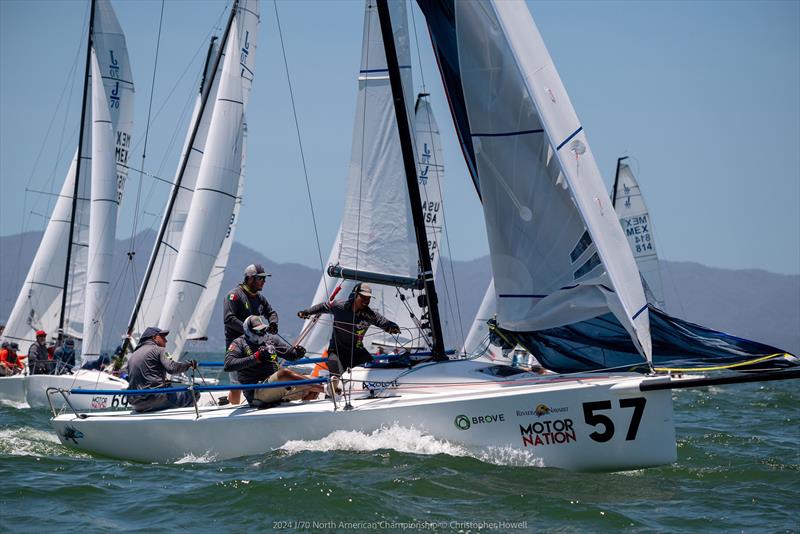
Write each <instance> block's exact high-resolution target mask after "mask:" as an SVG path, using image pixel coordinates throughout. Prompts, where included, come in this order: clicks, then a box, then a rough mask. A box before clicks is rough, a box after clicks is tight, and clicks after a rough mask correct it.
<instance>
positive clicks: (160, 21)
mask: <svg viewBox="0 0 800 534" xmlns="http://www.w3.org/2000/svg"><path fill="white" fill-rule="evenodd" d="M163 23H164V0H161V14H160V15H159V19H158V37H156V52H155V59H154V60H153V77H152V79H151V80H150V100H149V102H148V104H147V122H146V123H145V128H144V146H143V148H142V168H141V169H140V170H139V187H138V190H137V192H136V207H135V209H134V211H133V225H132V227H131V240H130V246H129V247H128V250H129V251H133V250H135V249H136V228H137V227H138V225H139V205H140V202H141V200H142V174H143V173H144V168H145V160H146V158H147V140H148V138H149V136H150V118H151V115H152V112H153V92H154V91H155V87H156V70H157V68H158V52H159V50H161V28H162V27H163ZM128 258H130V261H133V256H132V255H128Z"/></svg>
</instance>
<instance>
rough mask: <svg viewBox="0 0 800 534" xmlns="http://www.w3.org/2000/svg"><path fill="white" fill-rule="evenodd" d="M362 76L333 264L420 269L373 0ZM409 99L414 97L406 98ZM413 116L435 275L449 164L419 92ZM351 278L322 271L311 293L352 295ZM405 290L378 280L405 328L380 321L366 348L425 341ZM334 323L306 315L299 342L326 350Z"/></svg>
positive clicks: (392, 314)
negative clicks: (394, 330) (393, 332)
mask: <svg viewBox="0 0 800 534" xmlns="http://www.w3.org/2000/svg"><path fill="white" fill-rule="evenodd" d="M391 6H392V9H393V10H394V11H393V12H392V23H393V27H394V35H395V42H396V43H397V46H398V61H399V63H400V66H401V73H402V79H403V84H404V89H405V91H409V90H410V88H411V84H412V76H411V68H410V51H409V49H408V29H407V25H406V13H405V7H404V6H403V4H402V3H401V2H393V3H392V4H391ZM358 81H359V84H358V96H357V112H356V120H355V125H354V128H353V148H352V153H351V164H350V174H349V180H348V188H347V193H346V206H345V213H344V215H343V221H342V225H341V226H340V229H339V232H338V233H337V235H336V240H335V242H334V245H333V247H332V249H331V253H330V256H329V259H328V264H329V265H330V264H335V263H337V262H338V263H340V264H341V265H343V266H345V267H350V268H353V269H361V270H364V271H371V272H379V273H383V274H398V275H400V276H406V277H416V275H417V270H418V268H417V260H416V258H417V251H416V244H415V243H416V240H415V236H414V232H413V223H412V221H411V213H410V211H409V208H408V206H409V203H408V192H407V187H406V184H405V177H404V168H403V161H402V154H401V153H400V145H399V134H398V130H397V125H396V122H395V118H394V108H393V107H392V106H393V104H392V94H391V86H390V84H389V74H388V69H387V67H386V60H385V54H384V49H383V39H382V37H381V30H380V25H379V23H378V14H377V8H376V5H375V2H374V1H370V0H367V2H365V14H364V31H363V41H362V56H361V68H360V71H359V77H358ZM405 94H406V95H409V94H410V93H409V92H406V93H405ZM408 103H409V99H407V102H406V104H407V105H408ZM407 110H408V108H407ZM410 116H411V117H414V120H413V122H412V124H413V125H414V132H415V135H414V137H415V141H416V156H417V168H418V181H419V185H420V197H421V198H420V200H421V204H422V209H423V216H424V218H425V226H426V232H427V235H428V247H429V253H430V255H431V262H432V268H433V272H434V276H435V275H436V271H437V266H438V260H439V255H438V251H439V242H440V237H441V231H442V220H443V219H442V199H441V181H442V178H443V175H444V165H443V157H442V153H441V142H440V139H439V128H438V125H437V124H436V119H435V117H434V116H433V112H432V110H431V108H430V105H429V103H428V102H427V100H426V99H425V98H424V97H420V98H419V99H418V100H417V104H416V106H415V108H414V112H413V114H412V115H410ZM362 173H363V174H362ZM398 210H399V213H398ZM403 217H405V218H403ZM382 232H385V233H382ZM343 236H345V238H344V239H343ZM348 236H349V238H348ZM387 237H388V238H387ZM348 239H350V241H348ZM365 251H366V253H365ZM387 266H391V267H387ZM395 267H396V269H395ZM354 285H355V282H353V281H351V280H341V279H337V278H332V277H330V276H328V274H327V273H323V275H322V278H321V279H320V282H319V284H318V286H317V291H316V293H315V295H314V303H318V302H323V301H325V300H328V299H329V298H330V296H331V294H332V293H333V292H336V295H335V297H336V298H338V299H342V298H347V297H348V296H349V295H350V293H351V291H352V289H353V287H354ZM401 291H403V290H398V289H397V288H394V287H390V286H384V285H379V284H374V285H373V297H372V301H371V303H370V307H371V308H372V309H374V310H376V311H377V312H379V313H381V314H382V315H384V316H386V317H389V318H390V319H392V320H393V321H395V322H397V323H398V325H399V326H400V328H401V334H400V336H398V337H397V338H395V337H393V336H389V335H387V334H385V333H384V332H383V331H381V330H379V329H376V328H370V330H369V331H368V332H367V334H366V336H365V338H364V342H365V346H366V347H367V349H368V350H372V351H375V350H387V349H388V350H391V349H392V348H393V347H396V346H397V345H398V342H399V343H400V344H401V345H402V346H404V347H407V348H419V346H420V342H419V340H418V339H417V338H419V330H420V329H419V325H418V324H417V322H418V321H419V320H420V318H421V316H422V313H423V311H422V309H421V308H420V306H419V305H418V303H417V302H416V298H414V297H413V296H412V295H411V292H410V291H407V290H405V291H403V293H404V296H405V297H406V300H405V301H403V300H401V299H400V297H399V293H400V292H401ZM411 314H413V316H414V317H413V318H412V316H411ZM331 330H332V325H331V321H330V319H329V318H327V317H322V318H320V317H315V318H311V319H308V320H307V321H306V323H305V325H304V328H303V331H304V332H305V335H304V336H303V337H302V338H301V343H302V344H303V346H304V347H306V349H307V350H308V351H309V352H311V353H322V352H324V351H325V350H326V349H327V346H328V341H329V339H330V335H331ZM421 345H424V343H422V344H421Z"/></svg>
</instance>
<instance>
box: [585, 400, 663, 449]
mask: <svg viewBox="0 0 800 534" xmlns="http://www.w3.org/2000/svg"><path fill="white" fill-rule="evenodd" d="M645 404H647V399H645V398H644V397H635V398H632V399H620V401H619V407H620V408H633V416H632V417H631V422H630V424H629V425H628V432H627V434H625V440H626V441H633V440H635V439H636V434H637V432H639V423H641V422H642V414H643V413H644V405H645ZM610 409H611V401H608V400H606V401H595V402H584V403H583V419H584V421H586V424H587V425H591V426H594V427H596V426H597V425H603V431H602V432H598V431H597V430H595V431H594V432H592V433H591V434H589V437H590V438H592V439H593V440H594V441H597V442H598V443H605V442H606V441H609V440H610V439H611V438H613V437H614V421H612V420H611V418H610V417H609V416H607V415H605V414H602V413H597V412H599V411H602V410H610Z"/></svg>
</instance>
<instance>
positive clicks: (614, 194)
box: [611, 156, 628, 208]
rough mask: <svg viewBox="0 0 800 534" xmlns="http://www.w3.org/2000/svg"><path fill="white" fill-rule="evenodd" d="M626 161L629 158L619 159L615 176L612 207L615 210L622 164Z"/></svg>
mask: <svg viewBox="0 0 800 534" xmlns="http://www.w3.org/2000/svg"><path fill="white" fill-rule="evenodd" d="M626 159H628V156H623V157H621V158H617V172H616V174H615V175H614V188H613V189H612V190H611V205H612V206H613V207H614V208H616V207H617V185H618V184H619V168H620V166H621V164H622V161H623V160H626Z"/></svg>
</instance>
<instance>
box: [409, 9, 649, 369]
mask: <svg viewBox="0 0 800 534" xmlns="http://www.w3.org/2000/svg"><path fill="white" fill-rule="evenodd" d="M420 5H421V6H422V8H423V11H424V12H425V14H426V18H427V20H428V24H429V26H430V29H431V33H432V36H433V39H434V43H435V45H436V53H437V55H438V56H439V63H440V65H445V66H446V67H447V68H446V70H447V72H448V74H447V75H445V76H444V79H445V81H446V83H447V87H446V89H447V91H448V96H449V97H450V100H451V110H452V111H453V112H454V115H455V116H456V124H457V125H458V126H459V127H460V128H461V129H462V131H461V132H460V136H461V137H462V139H467V138H468V139H469V140H470V143H464V144H465V145H467V144H469V145H470V146H471V151H470V150H465V153H466V154H467V157H468V158H469V157H470V152H471V153H472V155H473V157H474V160H473V161H472V162H471V163H472V164H471V165H470V167H471V168H473V169H474V172H475V173H477V176H476V177H475V182H476V184H479V186H480V194H481V197H482V200H483V208H484V216H485V219H486V226H487V232H488V237H489V247H490V251H491V259H492V270H493V272H494V281H495V289H496V293H497V318H498V322H499V323H500V325H501V326H502V327H503V328H506V329H509V330H512V331H530V330H540V329H543V328H552V327H555V326H560V325H566V324H573V323H577V322H580V321H583V320H587V319H590V318H592V317H596V316H598V315H602V314H604V313H607V312H609V311H611V312H612V313H613V314H614V315H615V316H617V317H618V318H619V320H620V322H621V324H623V325H625V328H626V330H627V331H628V332H629V333H630V335H631V337H632V339H633V340H634V342H635V343H636V344H637V347H638V348H639V350H640V352H641V353H642V354H644V355H645V356H647V357H648V358H649V355H650V338H649V325H648V313H647V307H646V303H645V298H644V292H643V290H642V287H641V284H640V282H639V276H638V271H637V269H636V264H635V262H634V261H633V257H632V255H631V252H630V250H629V248H628V245H627V241H626V240H625V236H624V235H623V233H622V230H621V228H620V226H619V223H618V221H617V216H616V213H615V212H614V210H613V208H612V206H611V205H610V202H609V200H608V198H607V196H606V192H605V187H604V185H603V182H602V179H601V177H600V173H599V170H598V168H597V165H596V163H595V161H594V158H593V156H592V153H591V150H590V148H589V145H588V142H587V140H586V135H585V133H584V132H583V128H582V127H581V125H580V123H579V122H578V119H577V116H576V115H575V112H574V110H573V108H572V105H571V104H570V101H569V98H568V96H567V94H566V91H565V89H564V87H563V84H562V83H561V80H560V78H559V76H558V73H557V72H556V70H555V67H554V66H553V63H552V61H551V59H550V56H549V54H548V53H547V50H546V48H545V46H544V43H543V42H542V39H541V36H540V35H539V32H538V30H537V28H536V26H535V24H534V22H533V19H532V18H531V16H530V13H529V12H528V8H527V6H526V5H525V4H524V3H521V2H520V3H517V2H485V3H477V2H449V1H437V2H433V1H431V2H428V1H425V0H423V1H421V2H420ZM453 40H455V42H453ZM459 82H460V83H459ZM455 83H459V84H458V87H454V86H453V85H454V84H455ZM458 99H461V101H460V102H459V101H458ZM454 100H455V102H454ZM458 110H461V113H463V114H464V116H459V114H458Z"/></svg>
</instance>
